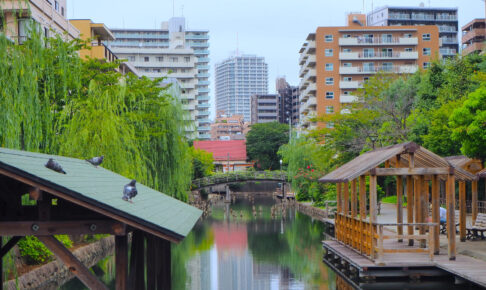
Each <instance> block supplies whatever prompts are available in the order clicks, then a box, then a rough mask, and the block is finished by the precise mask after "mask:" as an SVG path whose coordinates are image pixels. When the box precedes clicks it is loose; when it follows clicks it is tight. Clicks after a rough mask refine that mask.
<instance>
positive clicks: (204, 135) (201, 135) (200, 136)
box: [197, 132, 211, 140]
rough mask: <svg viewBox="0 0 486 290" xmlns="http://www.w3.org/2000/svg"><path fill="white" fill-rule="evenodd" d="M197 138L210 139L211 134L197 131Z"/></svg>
mask: <svg viewBox="0 0 486 290" xmlns="http://www.w3.org/2000/svg"><path fill="white" fill-rule="evenodd" d="M197 138H198V139H200V140H209V139H211V134H207V133H203V132H199V135H198V137H197Z"/></svg>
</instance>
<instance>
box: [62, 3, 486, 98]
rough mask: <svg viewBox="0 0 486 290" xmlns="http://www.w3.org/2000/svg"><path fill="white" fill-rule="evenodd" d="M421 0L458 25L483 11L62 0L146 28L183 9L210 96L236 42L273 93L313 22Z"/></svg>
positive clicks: (85, 13) (84, 14)
mask: <svg viewBox="0 0 486 290" xmlns="http://www.w3.org/2000/svg"><path fill="white" fill-rule="evenodd" d="M421 2H424V4H425V6H426V7H428V6H429V3H430V6H431V7H458V8H459V27H461V26H462V25H464V24H466V23H467V22H469V21H470V20H472V19H474V18H484V14H485V9H484V5H485V4H484V2H483V1H482V0H430V1H429V0H407V1H404V0H373V1H372V0H364V1H363V0H136V1H133V0H68V3H67V5H68V7H67V11H68V15H67V16H68V18H89V19H92V20H93V21H94V22H101V23H105V24H106V25H107V26H108V27H109V28H149V29H151V28H159V27H160V22H162V21H167V20H168V19H169V18H170V17H172V16H173V15H175V16H181V14H182V13H183V15H184V17H185V18H186V25H187V26H188V27H189V28H191V29H208V30H209V35H210V47H209V49H210V58H211V63H210V65H211V70H210V73H211V79H210V80H211V87H210V89H211V93H210V94H211V97H212V99H213V100H214V83H213V80H214V78H213V76H214V64H215V63H217V62H220V61H222V60H223V59H225V58H227V57H229V56H231V55H233V54H234V53H235V52H236V49H237V47H238V50H239V52H240V54H241V53H246V54H256V55H258V56H263V57H265V60H266V62H267V63H268V65H269V79H268V81H269V85H268V88H269V93H273V92H274V91H275V78H276V77H277V76H280V75H284V76H286V77H287V81H288V82H289V83H290V84H291V85H298V84H299V78H298V72H299V69H300V68H299V65H298V59H299V53H298V52H299V49H300V47H301V45H302V43H303V42H304V41H305V38H306V37H307V34H309V33H310V32H314V31H315V30H316V27H317V26H342V25H344V24H345V16H346V14H347V13H348V12H358V11H361V12H362V11H363V7H364V12H366V13H367V12H369V11H371V9H372V6H373V7H375V8H376V7H381V6H384V5H395V6H418V5H419V4H420V3H421ZM363 3H364V6H363ZM173 4H174V5H173ZM173 7H174V9H173ZM173 12H174V14H173ZM237 35H238V37H237ZM237 39H238V41H237ZM459 41H460V40H459ZM237 44H238V45H237ZM212 106H213V107H214V102H213V104H212Z"/></svg>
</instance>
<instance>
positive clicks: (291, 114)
mask: <svg viewBox="0 0 486 290" xmlns="http://www.w3.org/2000/svg"><path fill="white" fill-rule="evenodd" d="M276 88H277V92H278V95H279V98H280V112H279V122H280V123H286V124H288V122H289V121H290V122H291V124H292V126H298V125H299V107H300V100H299V95H300V94H299V87H298V86H291V85H289V83H287V81H286V80H285V78H277V80H276Z"/></svg>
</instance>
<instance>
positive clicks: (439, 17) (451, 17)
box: [435, 14, 457, 21]
mask: <svg viewBox="0 0 486 290" xmlns="http://www.w3.org/2000/svg"><path fill="white" fill-rule="evenodd" d="M435 20H440V21H457V15H440V14H439V15H436V16H435Z"/></svg>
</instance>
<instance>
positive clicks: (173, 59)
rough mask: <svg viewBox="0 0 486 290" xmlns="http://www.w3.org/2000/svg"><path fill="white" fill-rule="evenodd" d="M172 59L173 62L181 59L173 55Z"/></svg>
mask: <svg viewBox="0 0 486 290" xmlns="http://www.w3.org/2000/svg"><path fill="white" fill-rule="evenodd" d="M170 60H171V61H172V62H177V61H178V60H179V59H178V58H177V57H171V58H170Z"/></svg>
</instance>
